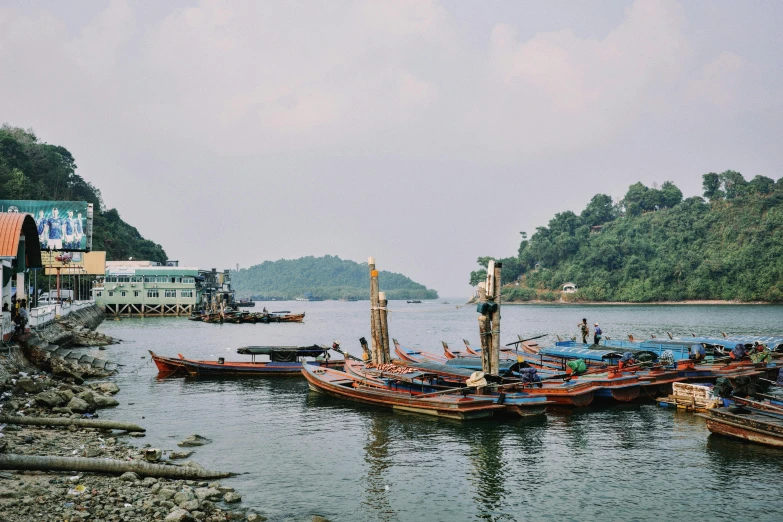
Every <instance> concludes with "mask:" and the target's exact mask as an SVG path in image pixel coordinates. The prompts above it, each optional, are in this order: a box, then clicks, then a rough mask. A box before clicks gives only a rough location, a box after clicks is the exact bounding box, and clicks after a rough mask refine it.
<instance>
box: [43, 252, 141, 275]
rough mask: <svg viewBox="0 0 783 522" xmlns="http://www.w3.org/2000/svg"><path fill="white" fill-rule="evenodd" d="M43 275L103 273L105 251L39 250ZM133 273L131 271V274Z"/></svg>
mask: <svg viewBox="0 0 783 522" xmlns="http://www.w3.org/2000/svg"><path fill="white" fill-rule="evenodd" d="M41 261H42V264H43V266H44V274H45V275H57V274H58V273H59V274H60V275H105V274H106V252H104V251H100V250H97V251H93V252H41ZM132 274H133V273H131V275H132Z"/></svg>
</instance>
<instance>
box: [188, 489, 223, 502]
mask: <svg viewBox="0 0 783 522" xmlns="http://www.w3.org/2000/svg"><path fill="white" fill-rule="evenodd" d="M194 493H195V494H196V498H198V499H199V500H202V501H203V500H215V501H217V500H222V499H223V493H221V492H220V490H219V489H216V488H196V491H195V492H194Z"/></svg>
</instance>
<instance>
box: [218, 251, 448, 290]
mask: <svg viewBox="0 0 783 522" xmlns="http://www.w3.org/2000/svg"><path fill="white" fill-rule="evenodd" d="M378 280H379V282H380V287H381V291H383V292H386V297H387V298H388V299H436V298H437V297H438V292H436V291H435V290H430V289H428V288H427V287H425V286H424V285H421V284H419V283H416V282H414V281H412V280H411V279H410V278H408V277H406V276H404V275H402V274H396V273H393V272H386V271H381V272H380V274H379V275H378ZM231 284H232V286H233V287H234V289H235V290H236V291H237V293H239V294H241V295H251V294H253V295H256V294H260V295H263V296H265V297H282V298H286V299H294V298H296V297H300V296H302V295H304V294H306V293H308V292H309V293H311V294H313V295H316V296H319V297H323V298H325V299H340V298H343V297H357V298H359V299H369V296H370V276H369V272H368V269H367V263H361V264H360V263H356V262H355V261H349V260H347V259H340V258H339V257H337V256H323V257H313V256H308V257H302V258H299V259H280V260H278V261H264V262H263V263H261V264H260V265H255V266H251V267H250V268H243V269H241V270H238V271H232V272H231Z"/></svg>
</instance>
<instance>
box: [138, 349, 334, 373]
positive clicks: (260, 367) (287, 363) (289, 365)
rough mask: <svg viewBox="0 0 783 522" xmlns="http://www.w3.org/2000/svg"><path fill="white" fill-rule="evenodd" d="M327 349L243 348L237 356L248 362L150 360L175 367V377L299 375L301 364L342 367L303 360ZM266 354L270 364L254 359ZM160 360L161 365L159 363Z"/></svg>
mask: <svg viewBox="0 0 783 522" xmlns="http://www.w3.org/2000/svg"><path fill="white" fill-rule="evenodd" d="M328 350H329V349H328V348H327V347H325V346H318V345H313V346H302V347H297V346H246V347H244V348H239V349H237V353H238V354H244V355H251V356H252V359H251V360H250V361H226V360H225V359H224V358H223V357H220V358H218V360H217V361H212V360H197V359H187V358H185V357H184V356H183V355H182V354H178V355H179V358H178V359H174V358H171V357H161V356H159V355H156V354H153V353H152V352H150V354H152V355H153V360H154V361H155V364H156V365H157V366H158V370H159V371H162V370H161V364H163V365H164V366H163V367H164V368H166V369H169V368H172V367H175V366H176V367H177V368H178V371H177V374H178V375H182V374H183V373H182V371H179V369H181V370H183V371H184V374H187V375H190V376H192V377H196V376H198V377H206V376H212V377H225V376H233V377H239V376H242V377H244V376H299V375H301V372H302V364H303V363H306V364H313V365H315V366H330V367H342V364H343V361H342V360H338V361H330V360H328V359H323V360H309V361H305V359H306V358H313V359H314V358H316V357H321V356H326V355H327V352H328ZM258 355H267V356H269V359H270V360H269V361H256V356H258ZM159 361H161V362H159Z"/></svg>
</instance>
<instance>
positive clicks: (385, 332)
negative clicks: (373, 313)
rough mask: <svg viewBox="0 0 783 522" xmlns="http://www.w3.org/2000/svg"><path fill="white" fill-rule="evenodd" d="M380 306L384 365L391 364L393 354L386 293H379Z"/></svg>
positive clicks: (382, 359)
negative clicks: (390, 349) (390, 344)
mask: <svg viewBox="0 0 783 522" xmlns="http://www.w3.org/2000/svg"><path fill="white" fill-rule="evenodd" d="M378 304H379V305H380V310H378V312H379V315H380V318H381V336H380V337H381V361H382V362H384V363H389V362H391V352H390V351H389V316H388V310H387V309H386V305H387V304H388V301H387V300H386V292H378Z"/></svg>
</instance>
